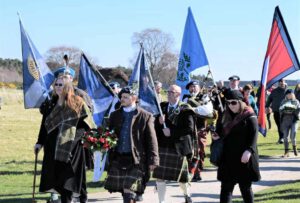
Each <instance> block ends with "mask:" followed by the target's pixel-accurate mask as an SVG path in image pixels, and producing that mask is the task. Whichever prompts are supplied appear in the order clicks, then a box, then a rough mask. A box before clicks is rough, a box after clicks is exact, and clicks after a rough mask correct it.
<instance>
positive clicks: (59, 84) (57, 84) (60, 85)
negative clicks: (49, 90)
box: [54, 83, 63, 87]
mask: <svg viewBox="0 0 300 203" xmlns="http://www.w3.org/2000/svg"><path fill="white" fill-rule="evenodd" d="M54 85H55V87H57V86H58V87H62V86H63V84H62V83H55V84H54Z"/></svg>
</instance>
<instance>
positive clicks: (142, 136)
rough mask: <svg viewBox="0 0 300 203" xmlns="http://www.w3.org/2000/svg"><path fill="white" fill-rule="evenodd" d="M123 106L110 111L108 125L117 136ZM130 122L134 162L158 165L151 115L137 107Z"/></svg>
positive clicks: (121, 122) (121, 121)
mask: <svg viewBox="0 0 300 203" xmlns="http://www.w3.org/2000/svg"><path fill="white" fill-rule="evenodd" d="M122 111H123V108H122V107H121V108H120V109H118V110H116V111H114V112H112V113H111V115H110V118H109V127H110V129H112V130H114V131H115V133H116V134H117V136H119V135H120V131H121V129H122V124H123V116H122ZM135 111H136V112H135V114H134V116H133V118H132V122H131V135H130V136H131V151H132V156H133V160H134V164H141V165H145V164H146V165H148V166H149V165H156V166H157V165H159V155H158V144H157V138H156V133H155V129H154V118H153V116H152V115H151V114H150V113H149V112H147V111H145V110H143V109H142V108H140V107H137V109H136V110H135Z"/></svg>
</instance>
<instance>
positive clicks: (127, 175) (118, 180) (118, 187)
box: [104, 161, 145, 193]
mask: <svg viewBox="0 0 300 203" xmlns="http://www.w3.org/2000/svg"><path fill="white" fill-rule="evenodd" d="M144 176H145V172H143V171H142V170H141V168H140V167H139V166H137V165H134V164H131V165H130V166H129V167H127V168H126V169H125V168H120V167H119V164H118V162H117V161H113V162H112V163H111V165H110V167H109V170H108V174H107V178H106V180H105V183H104V188H105V189H106V190H108V191H109V192H121V193H122V192H123V191H124V189H128V190H131V191H133V192H139V193H142V192H143V191H144V189H145V184H144Z"/></svg>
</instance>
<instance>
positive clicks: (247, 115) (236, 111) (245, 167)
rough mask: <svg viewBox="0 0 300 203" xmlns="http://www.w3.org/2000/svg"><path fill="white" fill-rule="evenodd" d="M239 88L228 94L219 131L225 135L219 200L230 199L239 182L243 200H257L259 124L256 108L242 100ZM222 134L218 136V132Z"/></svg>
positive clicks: (219, 170)
mask: <svg viewBox="0 0 300 203" xmlns="http://www.w3.org/2000/svg"><path fill="white" fill-rule="evenodd" d="M242 100H243V95H242V94H241V92H240V91H238V90H232V91H230V92H229V93H228V94H227V95H226V110H225V112H224V115H223V117H222V121H221V124H220V125H219V126H217V134H215V135H213V139H218V138H219V136H220V137H224V150H223V154H222V159H221V163H220V165H219V168H218V180H220V181H221V195H220V202H221V203H228V202H231V199H232V192H233V189H234V186H235V184H237V183H238V184H239V187H240V190H241V193H242V197H243V199H244V202H247V203H248V202H249V203H252V202H254V197H253V192H252V188H251V185H252V182H255V181H259V180H260V172H259V166H258V151H257V145H256V143H257V135H258V124H257V117H256V115H255V113H254V111H253V109H252V108H251V107H249V106H247V105H246V104H245V103H244V102H243V101H242ZM218 135H219V136H218Z"/></svg>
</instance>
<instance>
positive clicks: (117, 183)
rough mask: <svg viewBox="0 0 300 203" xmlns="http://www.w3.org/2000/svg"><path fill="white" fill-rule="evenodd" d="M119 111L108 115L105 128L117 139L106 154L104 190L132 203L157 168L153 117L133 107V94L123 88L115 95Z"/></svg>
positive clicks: (134, 102) (134, 99)
mask: <svg viewBox="0 0 300 203" xmlns="http://www.w3.org/2000/svg"><path fill="white" fill-rule="evenodd" d="M119 97H120V99H121V108H120V109H117V110H116V111H114V112H112V113H111V115H110V118H109V128H110V129H112V130H114V131H115V133H116V134H117V136H118V143H117V146H116V147H115V148H114V149H112V150H111V151H110V153H109V166H108V172H107V174H108V175H107V178H106V181H105V186H104V188H105V189H106V190H108V191H109V192H121V193H122V196H123V202H124V203H134V202H136V200H135V198H136V194H137V193H142V192H143V191H144V187H145V185H146V184H145V183H144V181H145V180H148V178H145V176H149V173H150V171H153V169H154V168H155V167H156V166H157V165H158V164H159V156H158V145H157V139H156V134H155V129H154V117H153V116H152V115H151V114H150V113H149V112H147V111H145V110H143V109H142V108H140V107H137V105H136V102H137V92H136V91H135V90H133V89H132V87H124V88H122V90H121V91H120V93H119Z"/></svg>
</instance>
